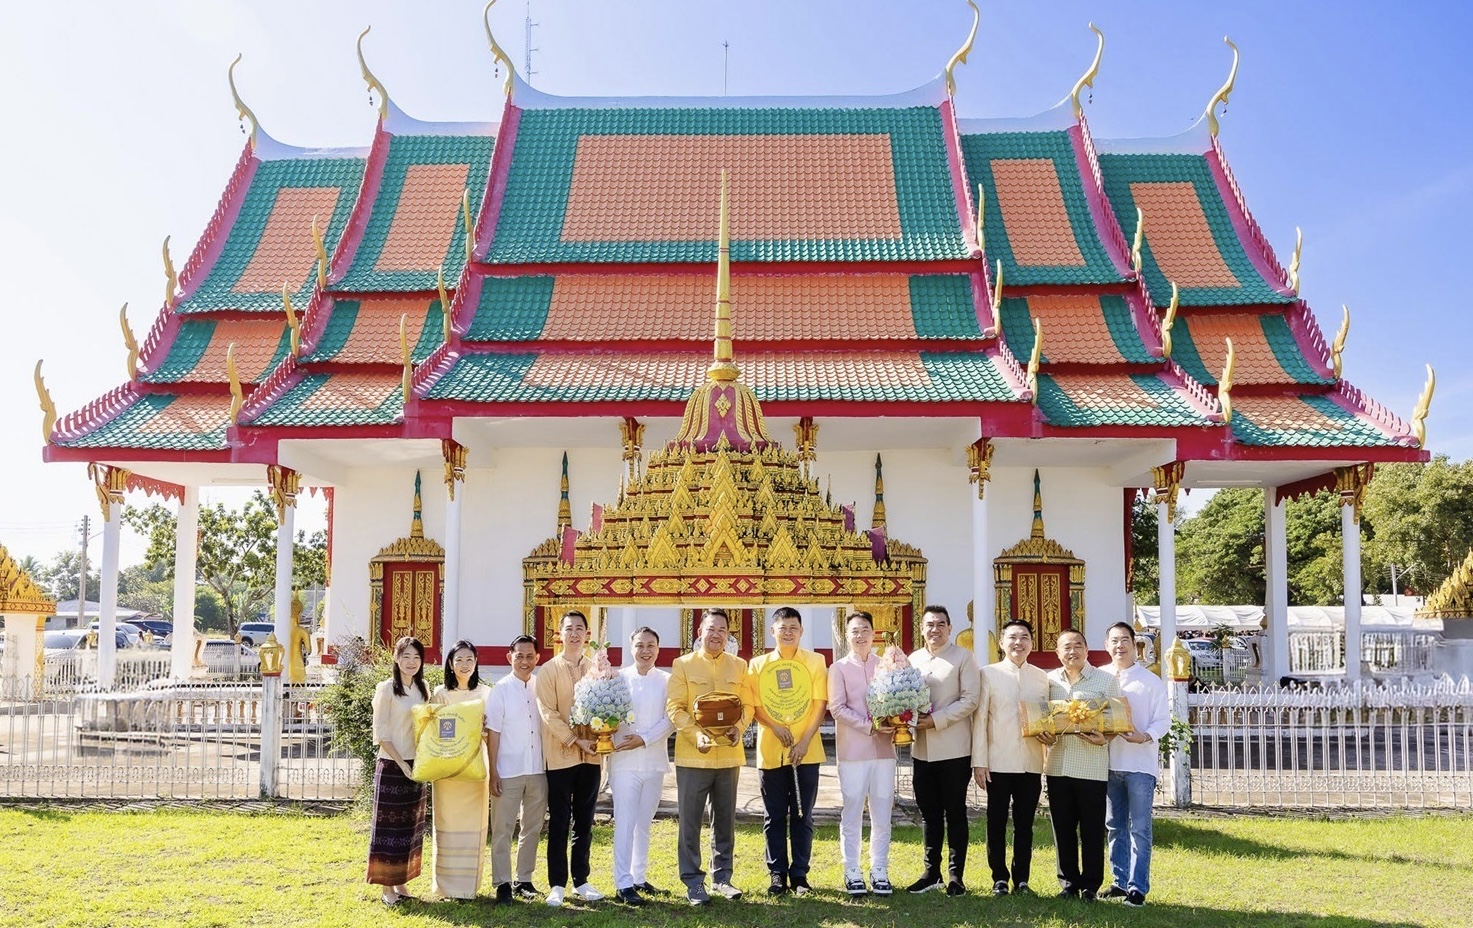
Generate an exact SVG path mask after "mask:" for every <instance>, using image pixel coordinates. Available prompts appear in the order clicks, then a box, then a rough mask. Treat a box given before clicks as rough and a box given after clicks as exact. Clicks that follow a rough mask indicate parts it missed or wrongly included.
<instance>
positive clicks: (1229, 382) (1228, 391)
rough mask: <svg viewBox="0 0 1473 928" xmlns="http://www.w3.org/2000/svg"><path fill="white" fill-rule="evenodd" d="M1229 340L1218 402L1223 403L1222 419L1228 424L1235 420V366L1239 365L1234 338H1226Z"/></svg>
mask: <svg viewBox="0 0 1473 928" xmlns="http://www.w3.org/2000/svg"><path fill="white" fill-rule="evenodd" d="M1224 341H1226V342H1227V360H1225V361H1223V363H1222V376H1221V377H1219V378H1218V379H1217V402H1218V403H1220V404H1221V405H1222V421H1223V424H1224V425H1226V424H1228V423H1229V422H1232V421H1233V368H1234V367H1235V366H1237V362H1238V356H1237V353H1236V352H1234V351H1233V340H1232V339H1231V338H1228V339H1224Z"/></svg>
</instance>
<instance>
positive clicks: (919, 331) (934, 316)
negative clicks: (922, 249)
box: [910, 274, 982, 338]
mask: <svg viewBox="0 0 1473 928" xmlns="http://www.w3.org/2000/svg"><path fill="white" fill-rule="evenodd" d="M910 315H911V320H912V322H913V323H914V324H915V329H916V335H918V336H920V337H921V338H980V337H981V336H982V327H981V326H980V325H979V324H978V322H977V306H976V304H975V303H974V302H973V297H972V278H971V276H970V275H967V274H913V275H911V278H910Z"/></svg>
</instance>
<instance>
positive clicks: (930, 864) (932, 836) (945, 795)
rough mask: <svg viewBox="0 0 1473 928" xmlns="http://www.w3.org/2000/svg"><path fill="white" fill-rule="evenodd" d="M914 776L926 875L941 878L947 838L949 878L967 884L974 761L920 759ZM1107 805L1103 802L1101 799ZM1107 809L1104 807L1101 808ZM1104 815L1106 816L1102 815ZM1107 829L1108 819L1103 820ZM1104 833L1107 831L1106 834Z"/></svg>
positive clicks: (915, 764) (965, 759)
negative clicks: (943, 844)
mask: <svg viewBox="0 0 1473 928" xmlns="http://www.w3.org/2000/svg"><path fill="white" fill-rule="evenodd" d="M912 764H913V765H914V767H913V769H912V773H911V782H912V784H913V786H914V789H915V795H916V805H917V806H919V807H920V809H921V836H922V838H923V839H924V841H925V845H926V850H925V854H926V875H927V876H937V877H939V876H941V839H942V837H943V836H945V838H946V843H947V848H948V854H947V865H946V875H947V878H948V879H951V880H955V881H957V882H958V883H960V882H963V880H962V876H963V874H964V873H965V872H966V869H967V839H968V838H969V836H970V835H969V830H968V827H967V787H968V785H969V784H970V783H971V782H972V759H971V758H970V757H953V758H950V759H948V760H933V761H926V760H916V761H912ZM1101 801H1102V802H1103V800H1101ZM1101 808H1102V809H1103V808H1104V806H1103V805H1101ZM1101 815H1103V813H1101ZM1100 821H1101V828H1102V829H1103V827H1104V825H1103V822H1104V819H1103V818H1101V820H1100ZM1102 833H1103V832H1102Z"/></svg>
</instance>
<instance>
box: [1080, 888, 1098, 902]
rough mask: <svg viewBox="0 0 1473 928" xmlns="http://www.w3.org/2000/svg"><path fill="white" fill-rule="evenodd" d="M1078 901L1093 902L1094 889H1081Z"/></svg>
mask: <svg viewBox="0 0 1473 928" xmlns="http://www.w3.org/2000/svg"><path fill="white" fill-rule="evenodd" d="M1079 901H1080V902H1094V901H1095V891H1094V890H1092V889H1086V890H1082V891H1081V892H1080V893H1079Z"/></svg>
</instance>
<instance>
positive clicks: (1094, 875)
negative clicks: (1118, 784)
mask: <svg viewBox="0 0 1473 928" xmlns="http://www.w3.org/2000/svg"><path fill="white" fill-rule="evenodd" d="M1107 785H1108V784H1107V783H1106V781H1104V780H1081V779H1078V778H1077V777H1054V776H1051V777H1049V778H1048V804H1049V814H1050V815H1051V816H1052V817H1053V821H1054V846H1055V847H1056V848H1057V849H1058V852H1059V886H1060V888H1062V889H1063V890H1064V891H1065V892H1072V891H1080V892H1092V893H1093V892H1098V891H1099V889H1100V884H1102V883H1103V882H1104V881H1105V789H1106V786H1107Z"/></svg>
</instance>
